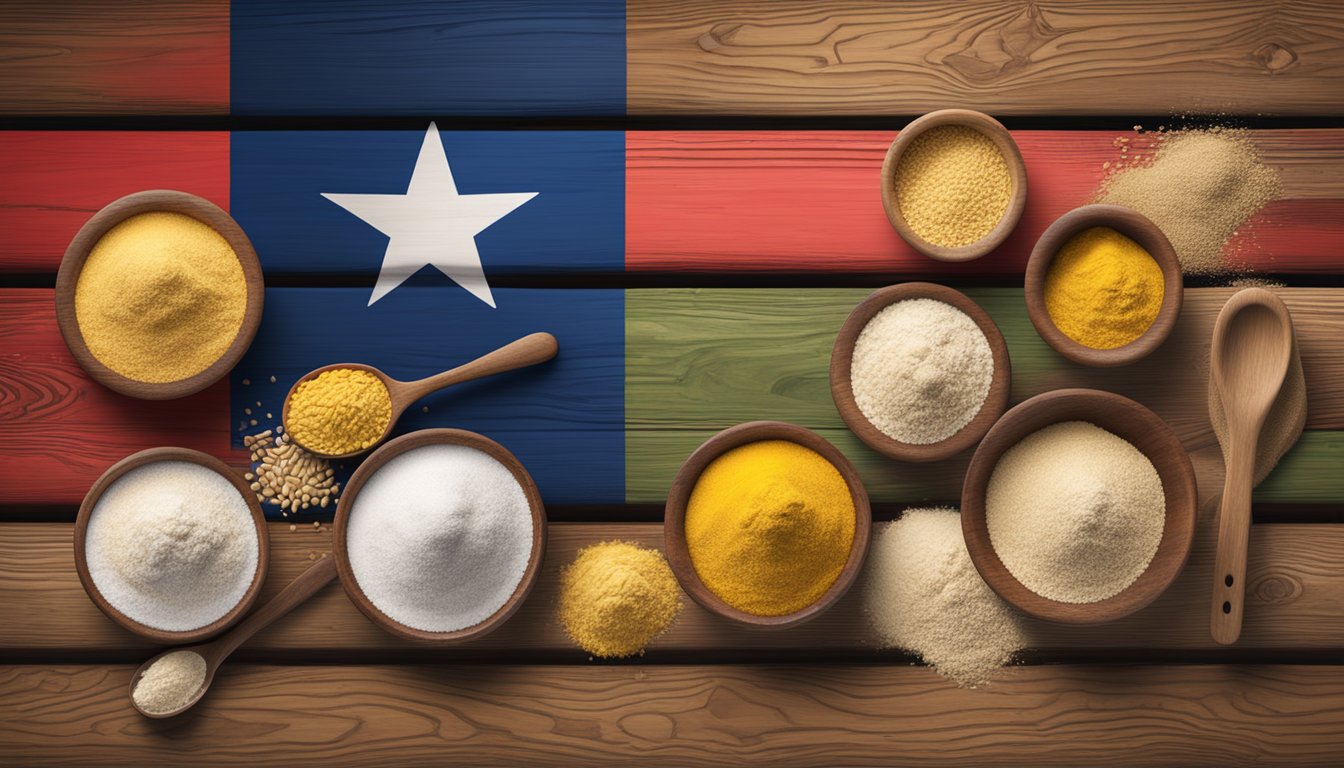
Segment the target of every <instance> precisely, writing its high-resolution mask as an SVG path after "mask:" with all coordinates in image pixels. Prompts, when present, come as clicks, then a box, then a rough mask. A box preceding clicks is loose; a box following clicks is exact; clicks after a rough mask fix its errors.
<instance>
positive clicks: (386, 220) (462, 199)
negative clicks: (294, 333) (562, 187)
mask: <svg viewBox="0 0 1344 768" xmlns="http://www.w3.org/2000/svg"><path fill="white" fill-rule="evenodd" d="M322 196H323V197H325V198H327V199H328V200H330V201H331V202H333V203H335V204H337V205H339V206H341V207H342V208H344V209H345V210H347V211H349V212H351V213H353V214H354V215H356V216H358V217H359V218H361V219H363V220H364V221H365V222H366V223H368V224H369V225H370V226H372V227H373V228H375V229H377V230H378V231H379V232H382V233H383V234H385V235H387V236H388V237H389V238H391V240H390V241H389V242H388V244H387V253H385V254H384V255H383V268H382V269H381V270H380V271H379V272H378V282H377V283H376V284H374V286H373V294H372V295H371V296H369V306H373V303H374V302H375V301H377V300H379V299H381V298H382V297H384V296H386V295H387V294H388V293H389V292H390V291H391V290H392V289H393V288H396V287H397V286H398V285H401V284H402V283H403V282H405V280H406V278H408V277H410V276H411V275H413V274H415V273H416V272H418V271H419V270H420V268H421V267H423V266H425V265H426V264H432V265H433V266H435V267H437V268H438V269H439V271H440V272H443V273H444V274H445V275H447V276H448V277H450V278H452V279H453V282H455V283H457V284H458V285H460V286H462V287H463V288H466V289H467V291H469V292H470V293H471V295H472V296H475V297H476V298H478V299H480V300H481V301H484V302H485V303H486V304H489V305H490V306H491V307H494V306H495V298H494V296H493V295H492V294H491V293H490V284H489V283H488V282H486V280H485V271H484V270H483V269H482V268H481V254H480V252H478V251H477V250H476V235H478V234H480V233H481V232H482V231H484V230H485V228H486V227H489V226H490V225H491V224H494V223H495V222H496V221H499V220H500V219H502V218H504V217H505V216H507V215H508V214H509V213H510V212H512V211H513V210H514V209H515V208H517V207H518V206H520V205H522V204H523V203H526V202H527V201H528V200H531V199H532V198H534V197H536V196H537V193H536V192H508V193H502V194H490V195H462V194H458V191H457V184H455V183H454V182H453V171H452V169H451V168H449V167H448V156H447V155H446V154H444V151H443V142H442V141H441V140H440V139H439V129H438V126H436V125H435V124H434V123H430V124H429V130H428V131H426V132H425V140H424V143H422V144H421V145H420V157H419V158H418V159H416V161H415V170H414V171H413V172H412V174H411V183H410V186H408V187H407V188H406V194H404V195H351V194H340V193H331V192H323V193H322Z"/></svg>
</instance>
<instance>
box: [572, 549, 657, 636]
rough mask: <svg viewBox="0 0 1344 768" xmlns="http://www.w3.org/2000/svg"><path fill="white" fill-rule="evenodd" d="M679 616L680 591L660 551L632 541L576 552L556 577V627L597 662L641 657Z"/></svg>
mask: <svg viewBox="0 0 1344 768" xmlns="http://www.w3.org/2000/svg"><path fill="white" fill-rule="evenodd" d="M680 612H681V588H680V587H678V586H677V578H676V576H674V575H672V569H671V568H669V567H668V565H667V561H666V560H664V559H663V553H662V552H659V551H658V550H656V549H646V548H644V547H641V546H639V545H638V544H635V543H633V542H625V541H604V542H602V543H600V544H593V545H591V546H588V547H584V548H583V549H581V550H579V554H578V556H577V557H576V558H575V559H574V562H572V563H570V564H569V565H568V566H566V567H565V570H564V572H562V573H561V575H560V623H561V624H562V625H563V626H564V628H565V632H566V633H567V634H568V635H569V637H570V639H571V640H573V641H574V643H575V644H576V645H578V646H579V647H580V648H582V649H584V650H585V651H587V652H589V653H591V654H593V655H594V656H597V657H601V658H617V657H622V656H632V655H634V654H636V653H642V652H643V651H644V647H645V646H647V645H648V644H649V643H650V642H651V641H652V640H653V639H654V638H655V637H657V636H659V635H661V634H662V633H663V632H665V631H667V628H668V627H670V626H671V625H672V622H673V620H675V619H676V618H677V614H678V613H680Z"/></svg>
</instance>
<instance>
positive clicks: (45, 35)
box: [0, 0, 229, 115]
mask: <svg viewBox="0 0 1344 768" xmlns="http://www.w3.org/2000/svg"><path fill="white" fill-rule="evenodd" d="M228 111H229V0H157V1H156V2H155V3H153V4H152V5H150V6H143V5H139V4H135V3H108V2H102V1H101V0H61V1H60V2H43V1H42V0H11V1H10V2H5V3H0V114H8V115H17V114H39V115H112V114H141V115H156V114H176V115H183V114H193V115H201V114H227V113H228Z"/></svg>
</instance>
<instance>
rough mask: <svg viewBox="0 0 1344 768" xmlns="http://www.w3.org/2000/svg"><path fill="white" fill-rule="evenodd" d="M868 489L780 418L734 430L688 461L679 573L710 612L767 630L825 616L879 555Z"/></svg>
mask: <svg viewBox="0 0 1344 768" xmlns="http://www.w3.org/2000/svg"><path fill="white" fill-rule="evenodd" d="M871 528H872V514H871V511H870V509H869V506H868V493H867V491H865V490H864V488H863V483H862V482H861V481H860V480H859V475H858V472H856V471H855V470H854V466H853V465H852V464H850V463H849V460H848V459H846V458H845V456H844V454H842V453H840V451H839V450H837V449H836V448H835V446H833V445H831V444H830V443H829V442H827V441H826V440H825V439H824V438H822V437H821V436H820V435H818V434H816V433H815V432H812V431H810V430H807V429H804V428H803V427H799V426H796V425H793V424H786V423H784V422H779V421H752V422H747V423H745V424H739V425H737V426H735V427H731V428H729V429H726V430H724V431H722V432H720V433H718V434H717V435H715V436H714V437H711V438H710V439H709V440H707V441H705V442H704V443H703V444H702V445H701V446H700V447H699V448H697V449H696V450H695V451H694V452H693V453H692V454H691V455H690V456H689V457H688V458H687V459H686V461H685V462H684V463H683V464H682V465H681V469H680V470H679V471H678V472H677V476H676V478H675V479H674V480H673V481H672V489H671V491H670V492H669V493H668V497H667V507H666V510H665V512H664V516H663V537H664V549H665V550H666V553H667V560H668V562H669V563H670V564H671V566H672V572H673V573H674V574H675V575H676V577H677V580H678V581H679V582H681V587H682V589H684V590H685V591H686V594H688V595H690V596H691V599H692V600H694V601H695V602H697V603H699V604H700V605H701V606H702V607H704V608H705V609H706V610H708V611H710V612H711V613H714V614H717V615H719V616H722V617H724V618H727V619H730V620H732V621H735V622H738V623H741V624H746V625H750V626H756V627H769V628H781V627H789V626H793V625H795V624H800V623H802V622H804V621H807V620H808V619H812V618H815V617H816V616H817V615H819V614H821V613H822V612H823V611H825V610H826V609H827V608H829V607H830V606H832V605H834V604H835V602H836V601H838V600H839V599H840V598H841V597H842V596H843V595H844V594H845V592H846V591H847V590H848V589H849V587H850V585H851V584H853V583H854V579H855V577H856V576H857V575H858V572H859V569H860V568H861V567H862V566H863V560H864V558H865V557H866V556H867V554H868V538H869V532H870V530H871Z"/></svg>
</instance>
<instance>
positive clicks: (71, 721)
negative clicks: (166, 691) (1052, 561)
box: [0, 665, 1344, 768]
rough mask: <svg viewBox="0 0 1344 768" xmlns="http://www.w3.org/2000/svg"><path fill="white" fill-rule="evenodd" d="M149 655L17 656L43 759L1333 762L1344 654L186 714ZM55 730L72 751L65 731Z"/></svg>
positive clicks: (297, 701) (387, 692) (241, 680)
mask: <svg viewBox="0 0 1344 768" xmlns="http://www.w3.org/2000/svg"><path fill="white" fill-rule="evenodd" d="M132 671H133V668H132V667H130V666H125V665H123V666H114V667H103V666H98V667H81V666H60V667H26V666H7V667H0V692H3V694H4V695H3V696H0V754H8V755H10V756H12V757H13V758H14V759H15V760H16V761H18V762H20V763H22V764H23V765H25V766H47V765H52V766H55V765H62V766H83V765H89V766H112V765H135V766H143V765H162V766H175V765H192V766H214V765H233V766H250V765H257V764H259V761H260V762H265V763H268V764H269V763H281V764H284V765H321V766H351V767H353V766H380V767H381V766H394V765H395V766H401V765H424V764H435V765H487V764H505V765H519V766H522V765H527V766H532V765H536V766H561V765H621V766H625V765H640V766H664V765H666V766H685V765H724V766H728V765H768V766H805V765H872V766H891V765H898V764H899V765H905V764H920V765H957V766H960V765H1022V766H1045V765H1059V766H1076V765H1113V766H1129V765H1135V766H1140V765H1141V766H1148V767H1149V768H1151V767H1152V766H1184V767H1187V768H1194V767H1196V766H1226V765H1250V764H1268V765H1285V766H1286V765H1329V764H1332V763H1333V762H1335V761H1336V760H1337V759H1338V757H1339V753H1340V751H1341V750H1344V733H1342V732H1341V731H1340V729H1339V720H1340V718H1341V716H1344V668H1342V667H1338V666H1320V667H1290V666H1239V667H1230V666H1129V667H1095V666H1056V667H1034V668H1026V669H1018V670H1012V671H1011V672H1010V673H1009V674H1008V675H1007V676H1006V677H1005V678H1004V679H1003V680H1002V681H1001V682H999V683H996V684H995V685H993V686H992V687H991V688H988V689H984V690H967V689H963V688H956V687H953V686H952V685H951V684H949V683H947V682H945V681H942V680H940V679H939V678H938V677H937V676H935V675H934V674H933V673H932V672H929V671H928V670H925V669H920V668H910V667H902V666H879V667H872V666H788V667H781V666H764V665H762V666H736V665H715V666H668V667H641V668H637V669H632V668H630V667H620V666H598V667H591V668H576V667H528V666H507V667H493V666H492V667H481V666H439V665H435V666H367V665H346V666H307V667H280V666H271V665H239V666H236V667H231V668H225V669H224V671H222V672H221V673H220V676H219V677H218V678H217V679H216V680H215V684H214V686H213V687H212V689H211V691H210V693H209V694H207V696H206V698H205V699H204V700H203V701H202V702H201V703H200V704H199V705H198V706H197V707H196V708H195V709H194V710H192V711H191V712H189V713H187V714H185V715H183V716H181V717H178V718H174V719H172V720H166V721H148V720H145V719H143V718H141V717H140V716H139V715H137V714H136V713H135V712H134V711H133V710H132V709H131V708H130V705H129V704H128V703H127V700H126V686H127V684H128V682H129V680H130V676H131V673H132ZM57 745H58V746H57Z"/></svg>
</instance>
